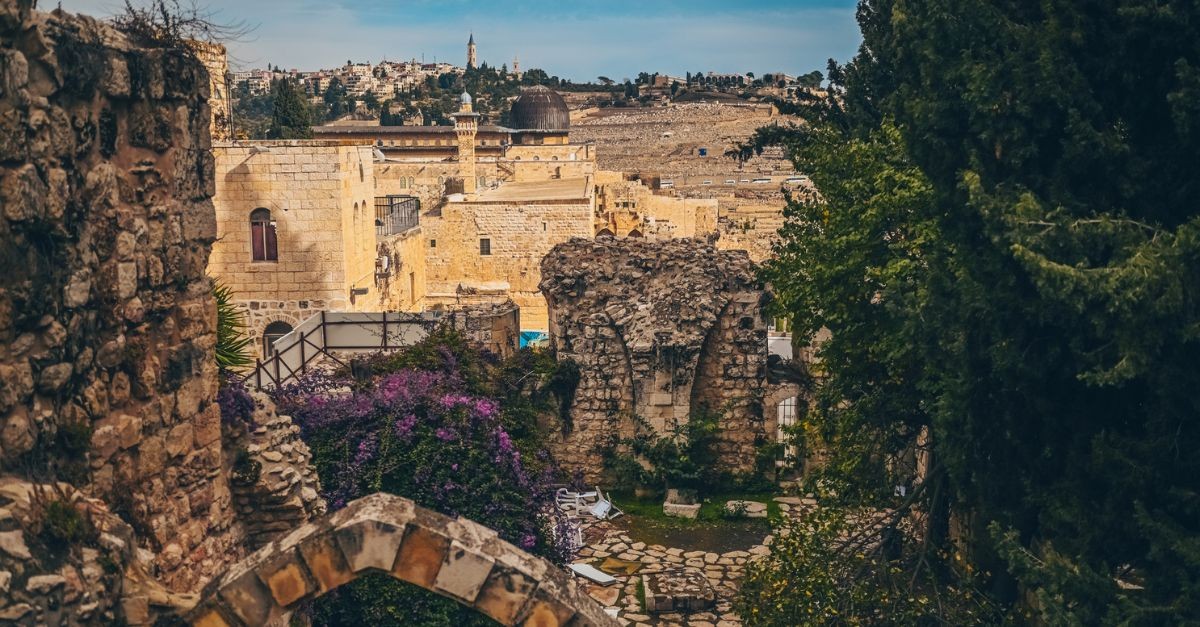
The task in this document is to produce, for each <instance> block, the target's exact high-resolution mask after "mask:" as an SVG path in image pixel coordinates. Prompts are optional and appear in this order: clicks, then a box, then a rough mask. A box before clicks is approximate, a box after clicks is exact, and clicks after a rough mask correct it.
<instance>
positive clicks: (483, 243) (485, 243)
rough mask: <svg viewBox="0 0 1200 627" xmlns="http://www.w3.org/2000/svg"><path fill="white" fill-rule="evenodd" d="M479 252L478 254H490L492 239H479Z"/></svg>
mask: <svg viewBox="0 0 1200 627" xmlns="http://www.w3.org/2000/svg"><path fill="white" fill-rule="evenodd" d="M479 254H480V255H490V254H492V240H490V239H488V238H486V237H485V238H483V239H481V240H479Z"/></svg>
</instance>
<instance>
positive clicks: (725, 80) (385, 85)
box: [230, 33, 822, 101]
mask: <svg viewBox="0 0 1200 627" xmlns="http://www.w3.org/2000/svg"><path fill="white" fill-rule="evenodd" d="M487 66H488V64H487V63H486V62H483V63H479V62H478V61H477V50H476V45H475V35H474V33H471V34H470V35H469V37H468V39H467V54H466V63H465V65H461V66H460V65H455V64H453V63H449V62H447V61H437V60H436V59H435V60H434V61H433V62H429V63H426V62H425V61H424V59H421V60H418V59H417V58H416V57H413V58H411V59H409V60H406V61H388V60H386V59H385V60H382V61H380V62H379V63H377V64H374V65H372V64H371V63H370V62H361V63H356V62H353V61H351V60H347V61H346V63H345V65H342V66H340V67H336V68H330V69H320V70H314V71H301V70H298V69H294V68H293V69H290V70H284V69H282V68H280V67H279V66H278V65H275V66H272V65H270V64H268V66H267V68H265V69H263V68H254V69H249V70H242V71H238V72H233V73H231V75H230V79H231V83H232V84H231V87H233V88H235V89H238V88H240V90H241V91H240V92H239V93H243V94H245V95H250V96H256V95H264V94H267V93H269V92H270V91H271V84H272V82H274V81H277V80H279V79H282V78H290V79H292V80H295V81H297V82H298V83H299V84H301V85H303V86H304V88H305V90H306V91H307V93H308V95H309V96H310V97H317V96H320V95H322V94H324V93H325V92H326V90H327V89H328V88H329V86H330V84H332V83H333V82H334V81H335V80H336V81H337V82H338V83H340V85H341V86H342V87H344V88H345V90H346V93H347V94H348V95H350V96H353V97H358V98H364V97H367V94H371V95H372V96H373V97H374V98H375V99H377V100H379V101H383V100H388V99H391V98H394V97H395V96H396V95H397V94H401V93H409V92H411V91H413V90H414V89H416V88H418V87H419V86H421V85H422V84H424V83H425V82H426V81H427V80H429V79H430V78H432V79H434V80H437V78H438V77H440V76H442V75H445V74H464V73H466V71H467V70H468V69H479V68H481V67H487ZM492 67H493V68H496V67H497V66H495V65H492ZM499 68H500V69H501V70H502V71H503V72H505V73H508V74H512V75H514V77H515V78H516V79H518V80H520V79H521V76H522V72H521V63H520V59H519V58H518V57H517V56H515V55H514V56H513V58H512V61H511V62H508V61H506V62H503V63H502V64H501V65H500V66H499ZM537 72H540V70H538V71H537ZM821 78H822V77H821V75H820V73H819V72H815V73H809V74H806V75H794V74H788V73H785V72H768V73H764V74H761V75H756V74H755V73H754V72H747V73H745V74H736V73H733V74H730V73H718V72H695V73H692V72H687V73H685V74H684V76H672V75H668V74H665V73H661V74H660V73H653V74H650V73H646V72H641V73H639V74H638V77H637V80H636V81H632V84H635V85H637V86H639V87H640V90H641V91H642V92H654V91H655V90H656V89H658V90H668V91H669V90H670V89H671V88H672V86H674V85H678V86H679V87H683V86H687V85H705V86H711V87H715V88H739V87H740V88H747V87H752V86H756V84H757V86H758V87H762V88H765V89H768V90H778V89H782V90H786V91H784V92H782V93H780V94H779V95H791V94H792V93H794V90H795V88H798V87H815V86H816V85H817V84H819V83H820V81H821ZM623 80H624V81H626V82H630V81H629V79H623ZM539 82H540V81H539ZM553 82H554V83H556V84H555V85H553V86H554V87H560V86H563V85H559V84H557V83H558V82H559V81H557V80H555V81H553ZM618 82H620V81H614V80H612V79H609V78H607V77H604V76H601V77H598V78H597V79H594V80H591V79H590V80H588V81H586V82H584V83H578V84H579V85H612V84H615V83H618ZM563 83H566V84H575V83H571V81H563ZM789 88H791V89H789Z"/></svg>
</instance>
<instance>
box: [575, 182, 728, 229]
mask: <svg viewBox="0 0 1200 627" xmlns="http://www.w3.org/2000/svg"><path fill="white" fill-rule="evenodd" d="M717 206H718V203H717V200H716V199H714V198H680V197H677V196H674V195H670V194H668V193H667V192H665V191H664V192H662V193H657V194H656V193H654V192H653V191H652V190H651V189H650V188H649V187H647V186H646V185H645V184H644V183H643V182H641V181H636V180H627V179H626V177H625V175H624V174H623V173H621V172H610V171H603V170H602V171H601V172H599V173H598V174H597V176H596V232H597V233H600V232H601V231H603V230H607V231H608V232H609V233H611V234H613V235H615V236H617V237H628V236H631V235H633V236H640V237H646V238H650V239H673V238H680V237H703V236H705V235H708V234H709V233H713V232H715V231H716V230H717Z"/></svg>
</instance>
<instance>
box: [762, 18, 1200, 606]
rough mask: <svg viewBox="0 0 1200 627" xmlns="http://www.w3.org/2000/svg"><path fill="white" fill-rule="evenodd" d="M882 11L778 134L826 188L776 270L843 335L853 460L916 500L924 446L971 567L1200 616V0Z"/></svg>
mask: <svg viewBox="0 0 1200 627" xmlns="http://www.w3.org/2000/svg"><path fill="white" fill-rule="evenodd" d="M859 23H860V27H861V28H862V31H863V39H864V42H863V47H862V52H861V54H859V55H858V56H857V57H856V58H855V59H854V61H853V62H851V63H850V64H848V65H846V66H838V65H834V64H831V66H830V68H829V73H828V80H829V83H830V90H831V92H833V94H832V95H831V97H830V98H828V99H826V100H821V101H816V100H808V101H805V102H804V106H803V107H801V109H802V110H801V114H802V115H803V116H804V117H805V120H806V122H807V123H808V126H806V127H805V128H804V129H790V130H789V129H779V128H774V129H771V128H768V129H764V130H763V131H761V132H760V133H759V134H758V136H757V137H756V143H757V144H759V145H762V144H766V143H777V144H784V145H785V146H787V147H788V149H789V152H790V154H792V156H793V158H794V160H795V161H796V163H797V166H798V167H799V169H800V170H801V171H804V172H806V173H807V174H809V175H810V176H811V177H812V179H813V181H814V182H815V184H816V186H817V188H818V189H819V190H820V195H819V196H815V195H814V196H812V197H807V198H800V199H797V200H796V202H794V203H793V204H792V205H791V207H790V208H789V212H790V215H789V221H788V226H787V227H785V229H784V232H783V235H784V238H783V242H782V245H781V248H780V254H779V256H778V260H777V261H776V262H774V263H773V264H771V266H770V267H769V268H768V270H767V276H766V278H768V279H769V280H771V281H772V283H773V284H775V286H776V288H777V289H778V291H779V293H780V296H781V298H780V303H781V304H782V306H783V307H784V308H786V309H787V310H788V311H790V312H792V314H793V316H794V317H795V319H796V328H797V329H798V333H800V334H802V335H804V336H807V337H809V338H811V337H813V336H815V334H816V333H817V331H818V330H819V329H820V328H822V327H823V328H827V329H829V330H830V331H831V332H832V339H831V340H830V341H829V342H827V343H825V344H824V345H822V346H821V347H820V348H819V353H820V355H821V359H822V362H821V363H822V369H823V371H824V374H825V375H826V377H825V384H824V389H823V390H822V391H821V393H820V399H821V401H820V403H819V404H818V407H817V408H816V411H815V412H814V415H813V420H814V427H813V429H812V431H813V435H814V436H815V437H819V438H820V439H822V440H823V441H825V442H827V443H829V444H830V445H831V447H832V451H833V455H834V457H835V461H833V462H831V464H830V465H829V466H828V470H827V472H826V477H825V479H826V481H827V482H828V483H829V484H836V485H839V488H840V489H839V490H838V495H839V498H841V499H842V500H843V501H846V502H847V503H848V502H849V501H851V500H855V501H857V503H858V504H870V505H872V506H876V507H877V506H881V505H891V506H895V505H896V503H895V502H894V498H892V497H889V496H888V494H890V490H889V489H888V488H889V486H891V485H894V484H895V483H897V482H904V481H905V480H906V479H911V477H910V476H906V474H905V473H903V472H898V468H899V466H897V464H896V463H894V462H895V461H896V460H901V459H903V456H904V452H905V451H906V450H910V449H912V448H915V447H919V448H921V449H922V451H923V452H924V453H926V454H928V455H929V458H930V460H931V469H930V474H929V478H928V479H927V480H926V482H925V483H924V484H922V485H923V486H924V488H922V489H921V491H920V494H919V499H918V500H917V502H916V503H915V504H916V505H918V507H919V510H920V511H921V512H923V513H924V515H925V516H926V522H925V527H924V537H925V538H926V542H924V543H923V544H922V546H923V547H924V548H922V549H912V550H919V551H923V552H924V556H923V559H921V560H919V561H917V562H916V563H917V564H922V565H923V566H921V568H930V569H931V570H933V571H934V572H936V573H937V575H938V577H937V581H940V582H944V583H946V584H947V589H949V587H950V586H951V585H953V583H954V581H955V580H956V579H958V578H962V577H965V572H964V571H963V569H962V568H961V567H959V566H958V564H962V563H965V564H969V565H970V566H971V567H972V568H974V569H975V570H976V571H977V572H978V571H983V572H985V573H989V575H987V576H985V577H984V580H983V583H984V585H986V586H987V589H988V592H989V593H990V595H991V596H992V598H994V599H995V600H997V601H999V602H1000V603H1002V604H1004V605H1009V606H1013V607H1017V608H1019V609H1020V610H1021V611H1029V612H1036V613H1039V614H1040V620H1041V621H1044V622H1046V623H1049V624H1064V623H1076V624H1096V623H1123V624H1179V623H1184V622H1187V621H1188V620H1194V618H1195V617H1196V616H1198V615H1200V505H1198V501H1197V494H1198V493H1200V456H1197V455H1195V454H1192V451H1194V450H1196V448H1197V447H1198V446H1200V420H1198V419H1197V417H1198V416H1200V399H1198V398H1197V397H1196V396H1195V394H1193V393H1192V390H1193V389H1195V387H1196V386H1197V384H1200V368H1197V366H1196V364H1197V363H1200V333H1197V332H1196V329H1198V328H1200V298H1198V294H1197V287H1196V286H1198V285H1200V211H1198V210H1197V204H1196V202H1195V199H1194V198H1195V197H1194V191H1195V190H1196V188H1197V182H1196V178H1195V176H1194V169H1193V168H1191V167H1190V166H1188V165H1186V164H1191V163H1195V162H1196V161H1197V156H1198V155H1200V107H1198V106H1197V105H1196V103H1197V102H1200V47H1198V46H1197V42H1200V7H1197V6H1196V5H1195V4H1194V3H1188V2H1183V1H1171V0H1167V1H1163V2H1159V1H1151V0H1129V1H1128V2H1123V3H1121V6H1120V7H1119V8H1118V7H1116V6H1114V5H1108V4H1105V5H1092V4H1089V5H1086V6H1084V5H1080V4H1079V3H1076V2H1067V1H1065V0H1051V1H1049V2H1043V3H1035V4H1028V3H1025V4H1022V3H1012V2H1006V1H1002V0H966V1H964V2H960V3H954V4H953V5H948V4H946V3H943V2H934V1H932V0H915V1H913V0H906V1H904V2H900V1H899V0H869V1H864V2H862V3H860V7H859ZM839 144H841V145H840V146H839ZM872 145H874V148H871V147H872ZM860 148H861V149H868V148H870V154H874V155H875V156H874V157H870V159H869V160H868V159H867V156H868V154H866V153H861V152H859V153H858V154H860V156H861V159H859V160H853V161H848V160H846V159H841V158H839V157H838V155H836V154H834V153H835V152H836V151H838V150H842V151H845V152H854V151H859V150H860ZM742 154H743V155H744V154H746V153H745V152H744V151H743V153H742ZM880 157H883V159H884V161H883V163H884V164H885V165H886V166H887V167H883V168H881V167H879V166H878V165H874V164H877V163H878V159H879V158H880ZM918 182H920V184H919V185H918V184H917V183H918ZM918 192H919V193H918ZM889 205H890V206H889ZM826 214H827V215H826ZM896 247H899V248H900V249H901V250H900V251H893V250H891V249H893V248H896ZM884 249H887V250H888V253H887V254H886V255H881V254H880V251H881V250H884ZM906 251H907V252H906ZM838 276H840V277H841V280H842V281H844V282H845V283H846V284H848V285H845V286H840V285H837V284H835V282H834V279H835V277H838ZM810 281H811V283H810V284H808V285H803V284H802V283H805V282H810ZM872 312H874V313H872ZM889 501H891V502H890V503H889ZM951 517H957V518H958V519H959V521H961V523H962V525H961V529H962V530H963V531H964V534H962V535H961V541H960V542H958V543H950V542H949V541H948V540H947V538H948V534H947V527H948V524H949V520H950V518H951ZM987 521H990V522H991V524H990V525H989V524H987ZM953 555H957V556H959V557H962V558H964V561H963V562H958V561H957V560H955V559H951V558H950V556H953ZM914 579H915V577H914Z"/></svg>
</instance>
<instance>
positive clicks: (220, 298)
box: [212, 281, 254, 371]
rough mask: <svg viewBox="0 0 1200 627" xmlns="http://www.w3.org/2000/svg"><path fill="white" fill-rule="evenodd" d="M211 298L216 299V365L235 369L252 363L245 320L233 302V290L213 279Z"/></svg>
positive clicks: (228, 369) (224, 368)
mask: <svg viewBox="0 0 1200 627" xmlns="http://www.w3.org/2000/svg"><path fill="white" fill-rule="evenodd" d="M212 292H213V298H215V299H216V300H217V367H218V368H220V369H221V370H225V371H237V370H241V369H243V368H247V367H249V366H252V365H253V364H254V357H253V356H252V355H251V354H250V342H252V341H253V338H251V337H250V336H249V335H247V334H246V322H245V319H244V318H243V317H242V311H241V309H239V308H238V306H237V305H235V304H234V303H233V290H231V289H229V287H228V286H226V285H222V284H221V283H219V282H217V281H213V287H212Z"/></svg>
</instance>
